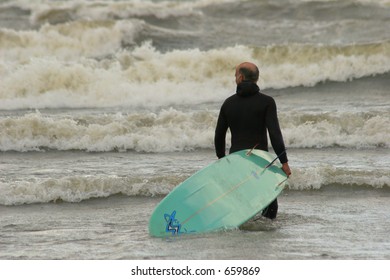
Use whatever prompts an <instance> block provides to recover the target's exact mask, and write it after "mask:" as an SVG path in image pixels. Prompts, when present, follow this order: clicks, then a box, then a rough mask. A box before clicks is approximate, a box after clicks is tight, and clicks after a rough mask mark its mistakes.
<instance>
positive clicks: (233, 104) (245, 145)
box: [214, 81, 288, 219]
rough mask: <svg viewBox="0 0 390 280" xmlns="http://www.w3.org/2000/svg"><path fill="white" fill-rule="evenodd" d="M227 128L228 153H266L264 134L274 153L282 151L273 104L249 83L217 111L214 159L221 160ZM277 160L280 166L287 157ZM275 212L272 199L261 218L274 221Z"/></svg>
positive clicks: (281, 141) (268, 97)
mask: <svg viewBox="0 0 390 280" xmlns="http://www.w3.org/2000/svg"><path fill="white" fill-rule="evenodd" d="M228 128H229V129H230V132H231V136H232V139H231V148H230V153H233V152H236V151H240V150H243V149H251V148H253V147H254V146H255V145H257V146H256V149H260V150H264V151H268V140H267V130H268V134H269V138H270V140H271V144H272V147H273V149H274V151H275V153H276V154H278V155H280V154H282V153H283V152H284V151H285V150H286V148H285V146H284V141H283V136H282V133H281V130H280V126H279V121H278V117H277V110H276V103H275V100H274V99H273V98H272V97H270V96H267V95H265V94H262V93H261V92H260V89H259V87H258V86H257V85H256V84H255V83H253V82H249V81H244V82H242V83H240V84H239V85H237V91H236V94H234V95H232V96H230V97H229V98H227V99H226V100H225V102H224V103H223V105H222V107H221V110H220V113H219V117H218V122H217V127H216V129H215V138H214V144H215V151H216V153H217V156H218V158H222V157H224V156H225V149H226V132H227V129H228ZM279 160H280V162H281V163H285V162H287V161H288V160H287V154H286V153H283V154H282V155H281V156H280V157H279ZM277 209H278V203H277V200H276V199H275V201H273V202H272V203H271V204H270V205H269V207H267V208H266V209H265V210H264V211H263V215H264V216H266V217H268V218H271V219H274V218H275V217H276V214H277Z"/></svg>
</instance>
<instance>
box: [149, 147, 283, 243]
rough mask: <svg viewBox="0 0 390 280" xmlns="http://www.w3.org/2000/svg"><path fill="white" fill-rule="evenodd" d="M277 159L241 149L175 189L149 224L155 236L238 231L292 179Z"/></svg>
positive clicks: (153, 215)
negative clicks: (238, 228) (227, 230)
mask: <svg viewBox="0 0 390 280" xmlns="http://www.w3.org/2000/svg"><path fill="white" fill-rule="evenodd" d="M274 159H275V156H274V155H272V154H270V153H268V152H265V151H261V150H242V151H239V152H236V153H232V154H230V155H228V156H225V157H223V158H221V159H219V160H218V161H216V162H214V163H212V164H210V165H209V166H207V167H205V168H203V169H201V170H200V171H198V172H197V173H195V174H194V175H193V176H191V177H189V178H188V179H187V180H185V181H184V182H182V183H181V184H179V185H178V186H176V188H174V189H173V190H172V191H171V192H170V193H169V194H168V195H167V196H166V197H165V198H164V199H163V200H162V201H161V202H160V203H159V204H158V205H157V207H156V209H155V210H154V212H153V213H152V216H151V218H150V221H149V233H150V235H151V236H156V237H164V236H172V235H180V234H185V233H202V232H209V231H215V230H221V229H231V228H237V227H239V226H240V225H241V224H243V223H245V222H246V221H248V220H249V219H250V218H252V217H253V216H254V215H256V214H257V213H258V212H259V211H261V210H263V209H264V208H265V207H267V206H268V205H269V204H270V203H271V202H272V201H273V200H274V199H275V198H276V197H277V196H278V195H279V194H280V193H281V192H282V190H283V188H284V187H285V184H286V181H287V176H286V174H285V173H284V172H283V170H282V169H281V165H280V163H279V162H278V161H274Z"/></svg>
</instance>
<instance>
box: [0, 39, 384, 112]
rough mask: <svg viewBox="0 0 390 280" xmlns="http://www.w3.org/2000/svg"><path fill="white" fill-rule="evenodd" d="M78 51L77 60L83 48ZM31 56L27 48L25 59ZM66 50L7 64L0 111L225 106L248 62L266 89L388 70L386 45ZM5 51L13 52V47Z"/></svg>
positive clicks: (0, 84) (0, 88) (0, 89)
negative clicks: (104, 54)
mask: <svg viewBox="0 0 390 280" xmlns="http://www.w3.org/2000/svg"><path fill="white" fill-rule="evenodd" d="M18 48H19V47H18ZM33 49H35V46H34V47H33ZM75 50H76V52H77V54H76V55H75V56H76V57H78V55H79V53H78V52H79V48H78V47H77V48H75ZM30 51H31V52H34V50H30ZM30 51H29V48H28V47H27V50H25V52H26V53H25V54H23V55H22V60H24V59H25V58H26V57H27V54H28V53H29V52H30ZM68 51H69V49H66V54H65V55H64V56H62V57H61V56H59V57H57V58H54V54H55V53H57V54H58V49H56V50H54V53H53V52H52V55H53V56H50V55H49V56H45V57H39V56H38V57H35V58H32V59H29V60H28V61H25V62H24V63H22V64H19V63H20V61H19V62H18V63H15V62H3V63H2V65H1V67H0V71H1V73H2V74H3V77H2V79H1V80H0V100H1V103H0V109H3V110H9V109H23V108H58V107H68V108H79V107H115V106H131V107H132V106H141V105H142V106H145V107H149V106H152V107H155V106H167V105H173V104H199V103H204V102H210V101H220V100H222V99H223V98H224V97H226V95H227V92H229V91H231V90H232V87H234V75H233V74H234V67H235V65H237V64H238V63H240V62H241V61H244V60H250V61H254V62H256V63H257V64H258V65H260V69H261V80H260V86H261V87H262V88H286V87H294V86H300V85H303V86H314V85H316V84H317V83H320V82H323V81H327V80H330V81H340V82H343V81H348V80H351V79H355V78H361V77H365V76H371V75H376V74H381V73H387V72H389V71H390V43H389V42H386V43H381V44H370V45H366V46H347V47H343V48H340V47H329V46H328V47H321V46H299V45H290V46H274V47H264V48H255V49H254V48H250V47H246V46H236V47H227V48H223V49H213V50H209V51H200V50H198V49H191V50H174V51H171V52H168V53H161V52H160V51H157V50H156V49H155V48H154V47H153V46H152V45H151V44H150V43H146V44H144V45H142V46H140V47H136V48H134V49H132V50H119V51H118V52H117V53H116V54H115V57H113V58H107V59H103V60H100V61H97V60H95V59H87V58H83V57H80V58H78V59H76V60H74V61H69V60H67V58H68V57H69V53H68ZM6 52H13V51H12V48H8V50H7V51H6ZM44 52H46V51H44ZM47 52H48V53H49V54H50V52H51V51H50V50H48V51H47ZM5 56H7V55H5ZM11 56H12V55H11Z"/></svg>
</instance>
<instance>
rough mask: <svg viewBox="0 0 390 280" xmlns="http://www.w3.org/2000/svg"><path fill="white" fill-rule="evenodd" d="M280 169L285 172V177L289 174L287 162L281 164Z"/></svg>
mask: <svg viewBox="0 0 390 280" xmlns="http://www.w3.org/2000/svg"><path fill="white" fill-rule="evenodd" d="M282 170H283V171H284V173H286V175H287V177H289V176H290V175H291V170H290V166H289V165H288V162H286V163H283V164H282Z"/></svg>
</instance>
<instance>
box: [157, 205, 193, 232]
mask: <svg viewBox="0 0 390 280" xmlns="http://www.w3.org/2000/svg"><path fill="white" fill-rule="evenodd" d="M164 220H165V222H166V224H167V225H166V227H165V232H171V233H172V235H175V234H176V235H179V234H180V233H188V231H187V229H186V228H183V229H184V232H182V231H181V229H182V225H181V223H180V221H179V220H178V219H176V210H174V211H173V212H172V213H171V214H164ZM191 232H194V231H191Z"/></svg>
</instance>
